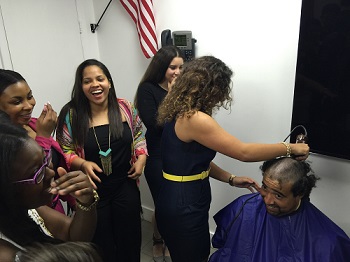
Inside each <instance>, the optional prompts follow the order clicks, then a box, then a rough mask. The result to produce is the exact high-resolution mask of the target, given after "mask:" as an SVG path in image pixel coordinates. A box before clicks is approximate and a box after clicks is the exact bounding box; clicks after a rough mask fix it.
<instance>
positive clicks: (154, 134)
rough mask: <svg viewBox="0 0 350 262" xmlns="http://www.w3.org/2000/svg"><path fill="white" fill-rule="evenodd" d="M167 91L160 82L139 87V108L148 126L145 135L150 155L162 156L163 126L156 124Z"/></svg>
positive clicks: (143, 84)
mask: <svg viewBox="0 0 350 262" xmlns="http://www.w3.org/2000/svg"><path fill="white" fill-rule="evenodd" d="M167 93H168V92H167V91H166V90H164V89H163V88H161V87H160V86H159V85H158V84H153V83H149V82H146V83H142V84H141V85H140V86H139V89H138V93H137V109H138V112H139V116H140V118H141V120H142V122H143V123H144V125H145V126H146V128H147V131H146V135H145V137H146V141H147V149H148V154H149V155H150V156H155V155H156V156H160V141H161V137H162V132H163V128H162V127H160V126H157V124H156V123H157V112H158V107H159V105H160V103H161V102H162V101H163V99H164V97H165V96H166V95H167Z"/></svg>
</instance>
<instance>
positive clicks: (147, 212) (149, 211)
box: [141, 206, 154, 222]
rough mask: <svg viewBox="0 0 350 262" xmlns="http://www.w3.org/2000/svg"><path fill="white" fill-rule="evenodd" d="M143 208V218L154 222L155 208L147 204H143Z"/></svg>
mask: <svg viewBox="0 0 350 262" xmlns="http://www.w3.org/2000/svg"><path fill="white" fill-rule="evenodd" d="M141 208H142V219H143V220H146V221H148V222H152V216H153V212H154V209H153V208H149V207H146V206H141Z"/></svg>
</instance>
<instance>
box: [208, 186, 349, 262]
mask: <svg viewBox="0 0 350 262" xmlns="http://www.w3.org/2000/svg"><path fill="white" fill-rule="evenodd" d="M214 220H215V222H216V224H217V228H216V231H215V234H214V236H213V239H212V244H213V246H214V247H215V248H218V250H217V251H216V252H214V253H213V254H212V256H211V257H210V259H209V261H210V262H247V261H254V262H255V261H256V262H274V261H278V262H287V261H293V262H294V261H298V262H326V261H327V262H328V261H332V262H333V261H334V262H343V261H344V262H345V261H350V239H349V237H348V236H347V235H346V234H345V232H344V231H343V230H342V229H341V228H340V227H338V226H337V225H336V224H335V223H334V222H333V221H331V220H330V219H329V218H328V217H327V216H326V215H324V214H323V213H322V212H321V211H320V210H319V209H317V208H316V207H315V206H314V205H313V204H311V203H310V202H309V201H308V200H303V201H302V202H301V205H300V207H299V209H298V210H297V211H295V212H293V213H291V214H289V215H285V216H281V217H276V216H272V215H270V214H269V213H267V211H266V208H265V203H264V201H263V199H262V197H261V195H260V194H259V193H254V194H248V195H244V196H241V197H239V198H237V199H236V200H234V201H233V202H232V203H230V204H229V205H227V206H226V207H224V208H223V209H222V210H220V211H219V212H218V213H217V214H216V215H215V216H214Z"/></svg>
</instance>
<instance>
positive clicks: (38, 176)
mask: <svg viewBox="0 0 350 262" xmlns="http://www.w3.org/2000/svg"><path fill="white" fill-rule="evenodd" d="M44 151H45V158H44V163H43V165H42V166H41V167H40V168H39V169H38V171H36V172H35V174H34V176H33V178H30V179H24V180H19V181H15V182H13V183H14V184H22V183H23V184H40V183H41V182H42V181H43V179H44V177H45V175H46V167H47V166H48V165H50V164H51V161H52V152H51V149H49V150H44Z"/></svg>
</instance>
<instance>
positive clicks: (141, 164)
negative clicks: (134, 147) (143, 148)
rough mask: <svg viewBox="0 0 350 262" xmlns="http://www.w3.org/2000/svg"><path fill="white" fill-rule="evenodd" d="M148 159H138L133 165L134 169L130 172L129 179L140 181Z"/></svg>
mask: <svg viewBox="0 0 350 262" xmlns="http://www.w3.org/2000/svg"><path fill="white" fill-rule="evenodd" d="M146 159H147V156H146V155H140V156H139V157H138V158H137V160H136V162H135V163H134V164H133V165H132V167H131V168H130V170H129V171H128V174H129V175H128V177H129V178H131V179H138V178H139V177H140V176H141V175H142V173H143V170H144V168H145V165H146Z"/></svg>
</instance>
